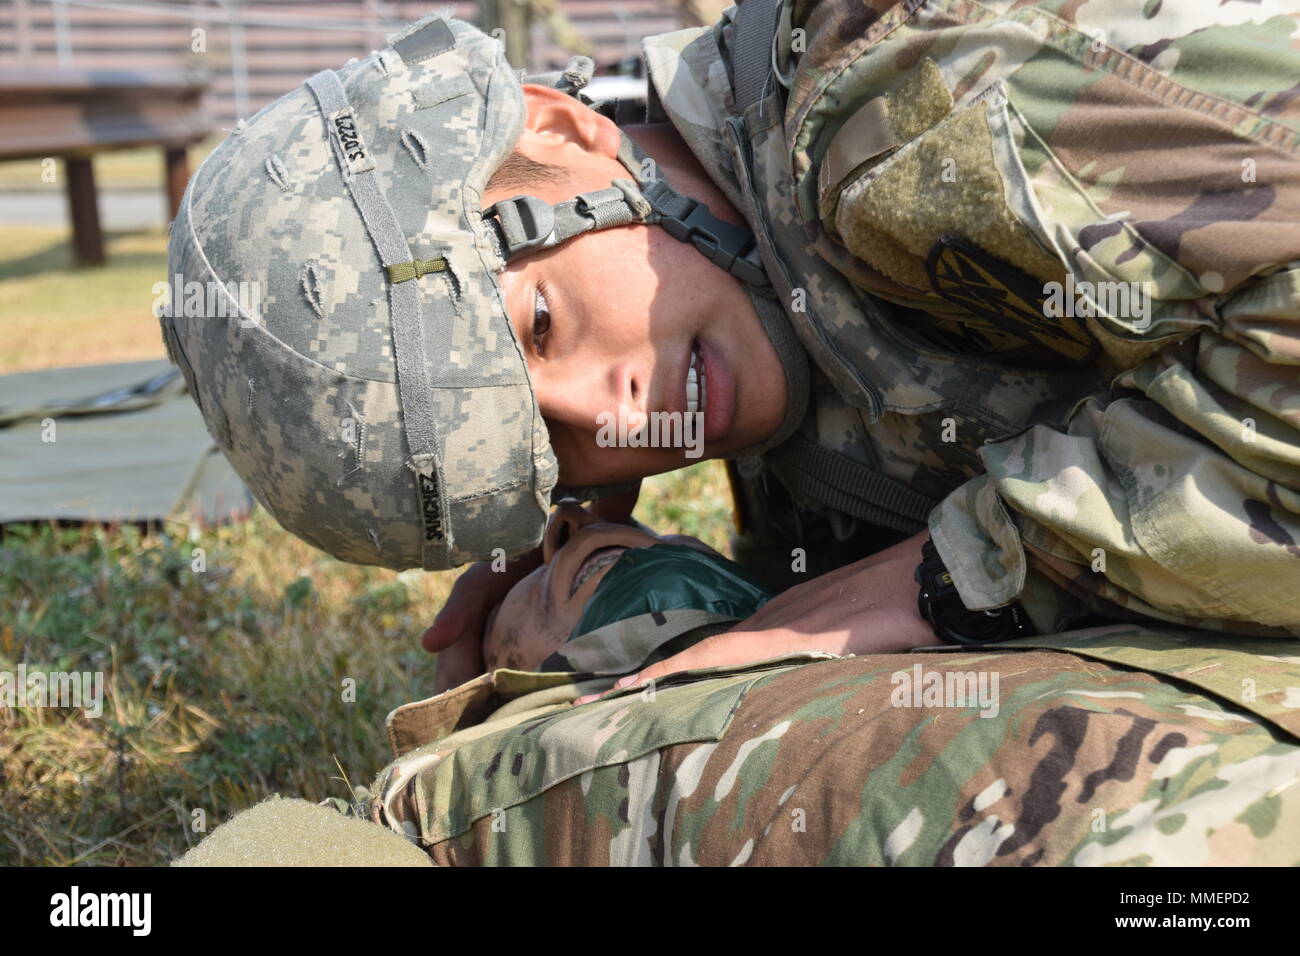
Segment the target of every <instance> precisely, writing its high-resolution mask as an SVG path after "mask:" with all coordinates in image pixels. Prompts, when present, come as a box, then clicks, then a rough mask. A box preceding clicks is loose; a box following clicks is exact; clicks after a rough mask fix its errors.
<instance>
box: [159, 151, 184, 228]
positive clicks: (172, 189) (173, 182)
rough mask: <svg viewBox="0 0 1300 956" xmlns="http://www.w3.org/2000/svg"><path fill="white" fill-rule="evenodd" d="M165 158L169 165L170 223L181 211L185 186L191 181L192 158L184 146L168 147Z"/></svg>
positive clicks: (168, 198) (164, 154) (168, 203)
mask: <svg viewBox="0 0 1300 956" xmlns="http://www.w3.org/2000/svg"><path fill="white" fill-rule="evenodd" d="M163 157H164V160H165V162H166V164H167V218H168V220H169V221H170V220H172V219H175V218H176V214H177V213H178V212H180V211H181V199H182V198H183V197H184V195H185V184H186V183H188V182H189V181H190V157H189V152H188V150H186V148H185V147H184V146H168V147H167V148H166V149H165V150H164V151H163Z"/></svg>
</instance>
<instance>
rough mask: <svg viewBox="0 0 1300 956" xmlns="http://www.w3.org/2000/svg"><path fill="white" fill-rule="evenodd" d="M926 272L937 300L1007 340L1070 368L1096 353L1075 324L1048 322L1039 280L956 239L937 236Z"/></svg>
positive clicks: (1063, 319) (1071, 319)
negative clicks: (1052, 356)
mask: <svg viewBox="0 0 1300 956" xmlns="http://www.w3.org/2000/svg"><path fill="white" fill-rule="evenodd" d="M925 269H926V273H927V274H928V275H929V278H930V286H931V288H933V289H934V292H935V294H936V295H938V296H939V297H940V298H942V299H945V300H946V301H948V302H951V303H953V304H954V305H956V306H959V307H960V308H962V309H963V310H965V311H966V312H968V313H970V314H971V315H973V316H976V317H978V318H980V319H983V320H985V321H986V322H989V323H991V324H992V325H994V326H996V327H997V328H999V329H1001V330H1002V331H1003V332H1006V333H1007V334H1008V335H1011V336H1014V337H1016V338H1018V339H1021V340H1023V341H1024V342H1026V343H1028V344H1030V345H1035V346H1038V347H1040V348H1045V349H1049V350H1051V351H1052V352H1054V353H1056V354H1057V355H1059V356H1061V357H1062V358H1063V359H1064V360H1065V361H1067V362H1069V363H1070V364H1072V365H1087V364H1089V363H1090V362H1092V361H1094V360H1095V359H1096V358H1097V356H1098V354H1099V353H1100V352H1101V344H1100V343H1099V342H1098V341H1097V340H1096V339H1095V338H1094V337H1093V335H1092V333H1091V332H1089V331H1088V328H1087V326H1086V325H1084V323H1083V322H1082V321H1081V320H1080V319H1078V318H1076V317H1073V316H1061V317H1054V316H1048V314H1047V308H1046V304H1045V303H1046V295H1045V293H1044V291H1043V289H1042V285H1041V283H1039V282H1038V280H1036V279H1035V278H1034V277H1033V276H1031V275H1029V273H1027V272H1025V271H1024V270H1023V269H1019V268H1017V267H1016V266H1013V265H1012V264H1011V263H1009V262H1007V261H1005V260H1004V259H1000V258H999V257H997V256H995V255H993V254H992V253H990V252H987V251H986V250H984V249H982V248H980V247H979V246H978V245H976V244H975V243H973V242H970V241H968V240H966V239H964V238H963V237H961V236H957V235H953V234H951V233H949V234H947V235H944V236H941V237H940V239H939V241H938V242H936V243H935V244H934V247H933V248H932V249H931V250H930V254H929V256H927V257H926V260H925Z"/></svg>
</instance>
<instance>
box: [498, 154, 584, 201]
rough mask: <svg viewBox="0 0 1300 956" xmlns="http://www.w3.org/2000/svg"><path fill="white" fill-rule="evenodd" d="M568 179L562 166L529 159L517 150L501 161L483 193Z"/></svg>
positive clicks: (567, 173)
mask: <svg viewBox="0 0 1300 956" xmlns="http://www.w3.org/2000/svg"><path fill="white" fill-rule="evenodd" d="M568 178H569V171H568V170H567V169H565V168H564V167H563V166H551V165H549V164H548V163H539V162H536V161H534V160H531V159H529V158H528V157H527V156H525V155H524V154H523V153H521V152H519V150H517V149H512V150H511V151H510V155H508V156H507V157H506V158H505V159H504V160H502V162H501V165H500V166H498V167H497V171H496V172H495V173H493V174H492V178H491V179H489V180H488V184H487V189H486V190H484V191H485V192H491V191H493V190H497V189H501V190H505V189H528V188H529V187H530V186H535V185H537V184H538V183H557V182H563V181H565V180H567V179H568Z"/></svg>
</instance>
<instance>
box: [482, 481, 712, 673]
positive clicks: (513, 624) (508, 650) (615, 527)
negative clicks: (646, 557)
mask: <svg viewBox="0 0 1300 956" xmlns="http://www.w3.org/2000/svg"><path fill="white" fill-rule="evenodd" d="M661 541H670V542H672V543H673V544H684V545H688V546H691V547H696V548H699V549H700V550H702V551H705V552H706V553H712V554H716V552H713V551H712V549H710V548H709V547H708V546H707V545H705V544H704V543H703V542H701V541H697V540H696V539H694V538H688V537H685V536H683V535H667V536H658V535H655V534H651V533H648V532H646V531H642V530H640V529H638V528H633V527H631V526H629V525H624V524H605V523H603V522H601V521H599V520H598V519H597V518H595V517H594V516H592V515H591V514H590V513H589V512H588V511H586V509H584V508H580V507H578V506H577V505H572V504H563V505H560V506H559V507H558V508H556V509H555V512H554V513H553V514H552V515H551V520H550V523H549V524H548V525H547V527H546V537H545V539H544V541H543V544H542V558H543V564H542V566H541V567H539V568H538V569H537V570H536V571H534V572H533V573H532V574H530V575H528V577H526V578H524V579H523V580H522V581H520V582H519V583H518V584H516V585H515V586H514V587H513V588H511V589H510V593H509V594H507V595H506V597H505V600H503V601H502V602H501V604H499V605H498V606H497V608H496V610H494V611H493V613H492V616H491V617H489V618H488V622H487V627H486V629H485V632H484V642H483V658H484V662H485V663H486V664H487V667H488V669H489V670H491V669H492V668H494V667H512V668H515V669H521V670H531V669H536V668H537V667H538V666H539V665H540V664H541V663H542V661H544V660H546V658H548V657H550V656H551V654H553V653H555V652H556V651H557V650H559V649H560V647H561V646H562V645H563V644H564V642H565V641H567V640H568V639H569V635H570V634H572V633H573V629H574V628H575V627H577V626H578V622H579V621H580V620H582V612H583V609H584V608H585V607H586V604H587V601H588V600H589V599H590V598H591V596H592V595H593V594H595V593H596V588H597V587H599V586H600V582H601V581H602V580H604V578H605V575H606V574H607V573H608V572H609V569H610V568H612V567H613V566H614V564H615V562H616V561H617V560H618V558H619V556H620V555H621V554H622V553H623V552H624V551H626V550H627V549H628V548H647V547H649V546H650V545H652V544H657V543H659V542H661Z"/></svg>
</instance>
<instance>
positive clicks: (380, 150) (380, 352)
mask: <svg viewBox="0 0 1300 956" xmlns="http://www.w3.org/2000/svg"><path fill="white" fill-rule="evenodd" d="M591 73H592V63H591V61H590V60H589V59H587V58H585V57H576V58H574V59H573V60H572V61H571V62H570V65H569V68H568V69H566V70H564V71H563V72H561V73H556V74H550V75H547V76H544V77H524V76H523V75H522V74H518V73H516V72H515V71H514V70H512V69H511V68H510V66H509V64H508V62H507V61H506V59H505V56H504V53H503V50H502V46H501V44H500V43H499V42H498V41H497V40H496V39H493V38H491V37H489V36H487V35H485V34H484V33H482V32H480V31H479V30H478V29H476V28H475V27H473V26H472V25H470V24H467V23H464V22H462V21H459V20H454V19H447V18H444V17H443V16H441V15H433V16H429V17H426V18H425V19H423V20H420V21H419V22H417V23H415V24H412V25H411V26H409V27H408V28H406V29H405V30H403V31H401V32H400V33H398V34H396V35H394V36H393V37H392V38H391V40H390V43H389V45H388V46H387V47H386V48H385V49H383V50H380V51H377V52H374V53H371V54H370V55H369V56H367V57H365V58H363V59H359V60H354V61H351V62H349V63H348V64H347V65H345V66H344V67H342V68H341V69H339V70H337V71H334V70H325V71H322V72H320V73H318V74H316V75H315V76H313V77H311V78H310V79H308V80H307V82H306V84H305V86H303V87H300V88H298V89H297V90H295V91H293V92H291V93H289V94H288V95H286V96H284V97H282V98H281V99H279V100H277V101H276V102H274V103H272V104H271V105H269V106H267V107H266V108H265V109H263V110H261V111H260V112H259V113H257V115H255V116H254V117H253V118H252V119H250V120H248V121H247V122H243V121H241V122H240V123H239V125H238V126H237V128H236V129H235V130H234V131H233V133H232V135H230V136H229V137H228V138H227V139H226V141H225V142H223V143H222V144H221V146H219V147H218V148H217V149H216V150H215V151H214V152H213V153H212V154H211V155H210V156H209V157H208V158H207V160H206V161H205V162H204V163H203V165H202V166H201V167H200V168H199V170H198V171H197V172H196V173H195V175H194V177H193V178H192V180H191V181H190V184H189V186H188V188H187V190H186V193H185V197H184V200H183V202H182V204H181V209H180V212H179V213H178V215H177V217H176V219H175V221H174V222H173V224H172V229H171V239H170V245H169V266H170V268H169V273H170V274H171V279H172V285H173V287H174V288H175V289H177V290H183V292H182V294H180V295H174V296H173V301H172V302H171V303H170V305H169V307H168V308H167V309H166V311H165V312H164V314H163V315H162V316H161V317H160V318H161V323H162V327H163V334H164V338H165V340H166V342H167V346H168V351H169V354H170V355H171V356H172V359H173V361H174V362H176V364H177V365H179V366H180V368H181V370H182V372H183V373H184V375H185V378H186V381H187V382H188V384H189V389H190V393H191V395H192V396H193V398H194V400H195V401H196V403H197V404H198V406H199V408H200V410H201V412H202V414H203V417H204V420H205V421H206V423H207V425H208V428H209V430H210V431H211V433H212V435H213V437H214V439H215V440H216V441H217V443H218V444H219V445H220V447H221V448H222V450H223V451H224V452H225V454H226V456H227V457H228V458H229V459H230V462H231V464H232V465H233V466H234V468H235V470H236V471H237V472H238V473H239V475H240V476H241V477H242V478H243V479H244V481H245V482H246V483H247V484H248V486H249V488H250V489H251V491H252V492H253V494H254V495H255V496H256V498H257V499H258V500H259V501H260V502H261V503H262V504H263V505H264V506H265V507H266V508H267V510H268V511H270V512H271V513H272V515H274V516H275V517H276V519H277V520H278V521H279V522H280V523H281V524H282V525H283V526H284V527H285V528H286V529H288V530H289V531H291V532H293V533H294V534H296V535H298V536H299V537H301V538H303V539H304V540H306V541H307V542H309V543H311V544H313V545H315V546H316V547H319V548H321V549H323V550H325V551H327V552H329V553H330V554H332V555H334V556H335V557H337V558H340V559H342V560H345V561H349V562H353V563H359V564H376V565H384V566H387V567H391V568H408V567H421V568H425V569H428V570H439V569H445V568H450V567H455V566H457V565H460V564H463V563H465V562H467V561H471V560H477V559H482V558H487V557H491V556H494V555H498V554H500V553H502V552H504V553H505V554H507V555H514V554H518V553H521V552H523V551H526V550H528V549H531V548H533V547H535V546H536V545H537V544H538V543H539V542H540V540H541V537H542V534H543V531H544V528H545V522H546V516H547V512H548V510H549V506H550V504H551V502H552V500H553V498H554V497H557V496H558V495H561V494H565V493H571V492H566V490H565V489H562V488H560V489H557V477H558V466H557V463H556V460H555V456H554V454H553V453H552V451H551V447H550V443H549V440H548V437H547V430H546V425H545V423H544V421H543V420H542V415H541V411H540V409H539V408H538V405H537V402H536V400H535V397H534V394H533V390H532V387H531V384H530V381H529V376H528V369H527V366H526V364H525V361H524V356H523V352H522V350H521V349H520V347H519V345H518V343H517V342H516V340H515V334H514V330H513V329H512V327H511V324H510V321H509V319H508V317H507V314H506V310H505V305H504V297H503V295H502V293H501V289H500V286H499V281H498V275H499V273H500V272H501V270H502V269H504V268H505V266H506V264H507V263H508V262H510V261H511V260H513V259H515V258H516V257H518V256H523V255H528V254H530V253H534V252H536V251H538V250H541V249H547V248H550V247H552V246H554V245H556V244H557V243H560V242H564V241H566V240H567V239H570V238H572V237H573V236H576V235H578V234H580V233H582V232H586V231H588V230H592V229H604V228H609V227H612V226H619V225H625V224H628V223H647V224H656V223H657V224H659V225H661V226H663V227H664V228H665V229H667V230H668V231H669V232H670V233H671V234H672V235H673V236H674V237H676V238H678V239H680V240H682V241H686V242H690V243H692V244H694V245H695V247H696V248H698V249H699V250H700V251H701V252H702V253H703V254H705V255H706V256H708V257H709V258H710V259H711V260H712V261H713V262H715V263H717V264H718V265H719V266H720V267H721V268H724V269H726V270H728V271H729V272H731V273H732V274H734V275H735V276H736V277H737V278H739V279H740V280H741V281H742V282H744V283H746V284H747V287H750V286H753V287H759V286H762V285H765V284H766V278H765V276H764V273H763V269H762V266H761V265H760V261H759V258H758V254H757V252H756V251H755V249H754V242H753V237H752V235H751V234H750V233H749V231H748V230H747V229H745V228H742V227H738V226H735V225H732V224H729V223H726V222H723V221H722V220H719V219H717V218H716V217H714V216H713V215H712V214H710V213H709V211H708V210H707V209H706V208H705V207H704V206H703V205H702V204H700V203H698V202H696V201H695V200H693V199H690V198H688V197H685V196H682V195H680V194H678V193H676V192H674V191H673V190H672V189H670V188H669V187H668V184H667V183H666V182H664V181H663V179H662V177H657V176H654V175H653V174H651V175H650V176H647V175H645V171H647V170H651V169H652V168H653V164H650V163H646V162H645V159H646V157H645V154H644V153H643V152H642V151H641V150H640V149H639V148H638V147H637V146H636V145H635V144H634V143H633V142H632V141H631V140H630V139H628V138H627V136H626V135H625V134H624V135H623V138H622V145H621V148H620V152H619V160H620V161H621V162H622V164H623V165H624V166H625V167H626V168H627V170H628V173H629V176H628V178H626V179H617V180H615V181H614V182H613V183H612V184H611V185H610V186H609V187H608V188H605V189H600V190H596V191H593V192H588V193H584V194H581V195H579V196H576V197H575V198H573V199H572V200H569V201H566V202H562V203H558V204H554V205H552V204H549V203H546V202H543V201H541V200H539V199H537V198H535V197H531V196H517V197H514V198H511V199H509V200H505V201H502V202H498V203H496V204H495V205H493V206H492V207H491V208H490V209H488V210H486V211H484V210H483V209H481V197H482V193H483V191H484V188H485V186H486V184H487V182H488V180H489V179H490V178H491V176H492V174H493V173H494V172H495V171H496V170H497V168H498V167H499V166H500V164H501V162H502V161H503V159H504V158H505V157H506V156H507V155H508V154H509V153H510V151H511V150H512V149H513V147H514V145H515V143H516V141H517V140H518V139H519V136H520V135H521V133H522V130H523V127H524V122H525V118H526V111H525V104H524V97H523V90H522V85H521V84H522V82H524V81H528V82H535V81H537V80H539V79H540V80H542V81H543V82H547V83H549V84H550V85H553V86H555V87H556V88H559V89H562V90H565V91H566V92H568V93H570V94H572V95H574V96H575V97H578V98H579V99H581V100H582V101H583V102H585V103H587V104H588V105H590V104H591V101H590V100H588V99H587V98H586V97H585V96H584V95H583V94H582V92H581V91H582V88H583V86H584V85H585V84H586V82H587V80H588V79H589V78H590V77H591ZM241 283H244V284H253V285H254V286H255V287H256V288H258V289H259V290H260V293H259V294H258V295H256V296H253V297H252V299H251V300H252V301H253V302H255V303H256V306H257V307H256V308H250V307H249V305H248V303H249V301H250V298H249V297H248V296H244V295H237V294H236V290H237V289H243V288H246V286H241V285H240V284H241ZM194 289H198V290H199V291H198V293H197V294H195V295H191V294H190V293H191V291H192V290H194ZM205 290H206V291H205ZM498 549H499V550H498Z"/></svg>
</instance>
